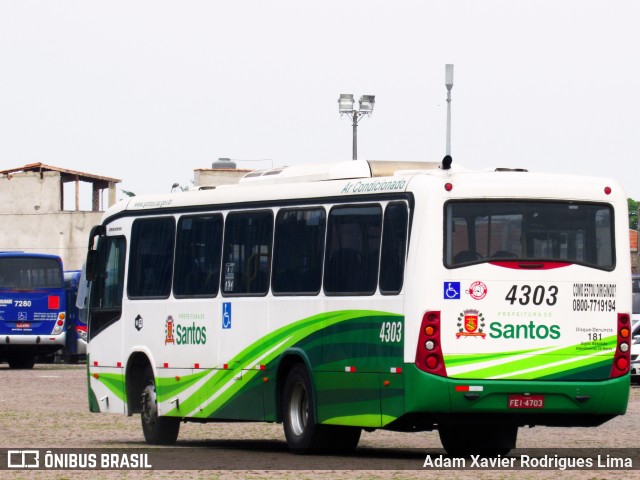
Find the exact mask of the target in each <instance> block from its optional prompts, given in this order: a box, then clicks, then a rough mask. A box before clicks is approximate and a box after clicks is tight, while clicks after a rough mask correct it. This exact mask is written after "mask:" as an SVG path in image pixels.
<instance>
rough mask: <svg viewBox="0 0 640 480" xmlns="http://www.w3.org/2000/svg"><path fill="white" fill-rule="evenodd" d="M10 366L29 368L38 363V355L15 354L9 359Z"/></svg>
mask: <svg viewBox="0 0 640 480" xmlns="http://www.w3.org/2000/svg"><path fill="white" fill-rule="evenodd" d="M7 363H8V364H9V368H16V369H23V370H28V369H31V368H33V366H34V365H35V364H36V357H34V356H33V355H29V354H26V355H25V354H22V355H13V356H11V357H9V358H8V359H7Z"/></svg>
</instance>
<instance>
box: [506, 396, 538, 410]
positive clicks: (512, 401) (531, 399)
mask: <svg viewBox="0 0 640 480" xmlns="http://www.w3.org/2000/svg"><path fill="white" fill-rule="evenodd" d="M507 406H508V407H509V408H544V395H509V402H508V405H507Z"/></svg>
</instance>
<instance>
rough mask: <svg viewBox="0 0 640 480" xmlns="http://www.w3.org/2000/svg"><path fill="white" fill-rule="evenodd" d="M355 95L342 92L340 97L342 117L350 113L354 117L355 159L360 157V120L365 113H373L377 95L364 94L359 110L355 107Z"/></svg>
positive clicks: (359, 103)
mask: <svg viewBox="0 0 640 480" xmlns="http://www.w3.org/2000/svg"><path fill="white" fill-rule="evenodd" d="M353 103H354V100H353V95H352V94H351V93H342V94H340V98H338V112H340V117H342V116H343V115H348V116H349V117H351V119H352V122H353V123H352V127H353V160H357V159H358V122H359V121H360V120H362V117H364V116H365V115H371V114H372V113H373V105H374V104H375V103H376V97H375V95H362V96H361V97H360V100H359V101H358V105H359V107H358V110H356V109H355V108H353Z"/></svg>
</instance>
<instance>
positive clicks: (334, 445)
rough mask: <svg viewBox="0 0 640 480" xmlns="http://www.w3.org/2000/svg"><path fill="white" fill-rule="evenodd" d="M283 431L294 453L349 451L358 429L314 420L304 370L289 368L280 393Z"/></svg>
mask: <svg viewBox="0 0 640 480" xmlns="http://www.w3.org/2000/svg"><path fill="white" fill-rule="evenodd" d="M282 405H283V408H284V410H283V424H284V434H285V437H286V439H287V444H288V445H289V448H290V449H291V450H292V451H293V452H294V453H300V454H303V453H317V452H325V451H345V450H353V449H355V448H356V447H357V446H358V442H359V441H360V434H361V433H362V429H361V428H358V427H346V426H339V425H320V424H318V423H316V418H315V408H314V404H313V390H312V386H311V379H310V378H309V374H308V373H307V369H306V368H305V367H304V366H303V365H302V364H299V365H296V366H294V367H293V368H292V369H291V372H289V375H288V376H287V380H286V382H285V385H284V390H283V395H282Z"/></svg>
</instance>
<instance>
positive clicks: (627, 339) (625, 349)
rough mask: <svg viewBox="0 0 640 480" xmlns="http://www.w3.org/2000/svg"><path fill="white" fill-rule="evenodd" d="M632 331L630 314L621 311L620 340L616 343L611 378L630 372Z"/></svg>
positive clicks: (619, 317)
mask: <svg viewBox="0 0 640 480" xmlns="http://www.w3.org/2000/svg"><path fill="white" fill-rule="evenodd" d="M630 332H631V322H630V321H629V314H627V313H619V314H618V342H617V344H616V351H615V354H614V358H613V365H612V366H611V373H610V374H609V378H616V377H621V376H623V375H626V374H627V373H629V367H630V364H631V342H632V341H633V339H632V338H631V334H630Z"/></svg>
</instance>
